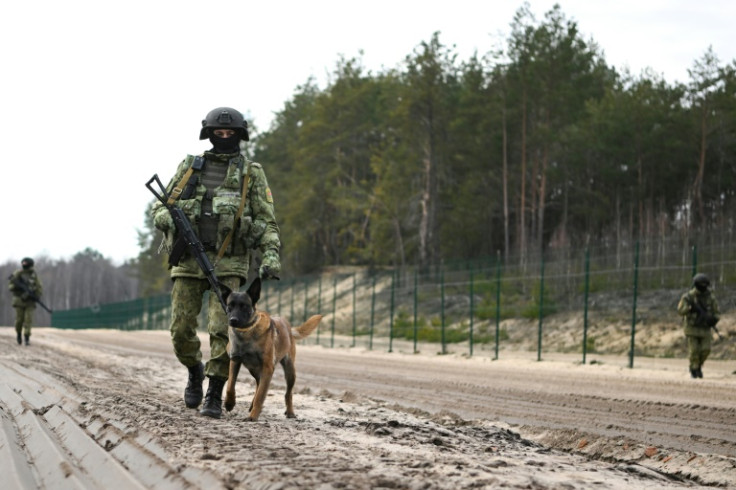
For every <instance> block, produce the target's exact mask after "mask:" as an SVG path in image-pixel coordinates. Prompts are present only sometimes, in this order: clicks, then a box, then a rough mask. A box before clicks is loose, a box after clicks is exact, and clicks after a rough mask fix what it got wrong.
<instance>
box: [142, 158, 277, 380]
mask: <svg viewBox="0 0 736 490" xmlns="http://www.w3.org/2000/svg"><path fill="white" fill-rule="evenodd" d="M203 156H204V158H205V165H204V170H202V171H201V172H202V173H204V172H206V171H207V167H208V166H212V167H219V168H216V170H218V171H219V172H221V173H222V174H223V175H225V177H224V180H223V181H222V184H221V185H219V186H217V187H216V188H215V189H214V192H212V191H210V193H209V194H208V191H207V188H206V187H205V185H204V184H202V182H201V180H200V182H199V183H198V184H197V186H196V191H195V193H194V195H193V196H191V198H190V199H180V200H178V201H177V202H176V205H177V206H179V207H180V208H181V209H182V210H184V212H185V213H186V215H187V218H189V221H190V222H191V223H192V226H193V228H194V231H195V233H197V236H198V237H200V239H201V240H202V241H203V243H204V242H205V241H207V237H203V236H202V234H200V230H199V224H200V223H201V222H202V208H203V199H205V196H207V198H211V200H212V203H211V206H212V212H213V215H214V216H215V218H216V222H217V225H216V234H215V235H216V236H210V237H209V240H208V241H209V246H207V255H208V257H209V258H210V261H211V262H212V263H213V264H216V266H215V274H216V275H217V278H218V279H219V280H220V281H221V282H222V283H223V284H225V285H226V286H228V287H230V288H231V289H233V290H237V289H238V287H239V286H241V285H243V284H244V283H245V280H246V278H247V276H248V269H249V265H250V261H251V250H255V249H258V250H260V252H261V254H262V256H263V262H264V263H272V264H273V263H275V264H276V267H277V268H278V267H279V266H278V253H279V249H280V247H281V242H280V238H279V228H278V226H277V224H276V218H275V213H274V207H273V197H272V196H271V190H270V188H269V186H268V181H267V180H266V175H265V173H264V172H263V168H262V167H261V165H260V164H258V163H255V162H249V161H246V160H245V158H244V157H243V156H242V155H240V154H239V153H233V154H219V153H214V152H205V153H204V154H203ZM193 160H194V157H192V156H191V155H190V156H188V157H187V158H186V159H184V161H182V162H181V163H180V164H179V167H178V169H177V171H176V173H175V174H174V177H173V178H172V179H171V181H170V182H169V184H168V186H167V191H168V192H169V193H170V192H171V190H172V189H173V188H174V187H175V186H176V185H177V184H178V183H179V182H180V181H181V178H182V176H183V175H184V174H185V172H186V171H187V170H188V169H189V167H190V166H191V165H192V162H193ZM223 167H225V169H223ZM246 174H247V175H248V191H247V192H248V193H247V198H246V201H245V208H244V210H243V214H242V217H241V219H240V221H239V223H236V222H235V219H234V218H235V216H236V214H237V211H238V208H239V207H240V201H241V189H242V182H243V178H244V176H245V175H246ZM191 179H194V175H193V176H192V177H191V178H190V180H191ZM152 213H153V217H154V225H155V226H156V227H157V228H158V229H160V230H161V231H163V232H164V238H165V240H166V243H165V245H166V247H168V248H169V250H170V247H171V245H172V244H173V241H174V239H175V238H176V237H175V236H174V230H173V229H172V226H173V224H172V222H171V217H170V215H169V212H168V210H167V209H166V208H165V207H163V205H161V204H160V203H156V204H155V205H154V207H153V210H152ZM233 227H235V233H234V235H233V239H232V241H231V242H230V245H229V246H228V247H227V249H226V251H225V253H224V255H223V257H222V258H221V259H220V260H219V261H218V262H216V256H217V253H218V251H219V250H220V248H221V246H222V243H223V241H224V240H225V237H226V236H227V235H228V234H229V232H230V230H231V229H232V228H233ZM274 258H275V262H274V261H273V259H274ZM277 268H276V270H273V272H274V273H277V272H278V269H277ZM171 278H172V280H173V281H174V286H173V289H172V293H171V303H172V305H171V306H172V321H171V339H172V343H173V345H174V352H175V353H176V356H177V358H178V359H179V361H180V362H181V363H182V364H184V365H185V366H187V367H192V366H193V365H197V364H198V363H199V362H200V359H201V358H202V353H201V350H200V341H199V338H198V337H197V332H196V329H197V317H198V315H199V312H200V310H201V308H202V296H203V294H204V292H205V291H207V290H209V288H210V284H209V282H208V281H207V279H205V276H204V274H203V273H202V271H201V270H200V268H199V266H198V265H197V263H196V261H195V260H194V258H193V257H192V256H191V255H190V254H189V253H188V252H187V253H185V255H184V257H183V258H182V260H181V261H180V262H179V264H178V265H176V266H174V267H173V268H172V269H171ZM227 328H228V327H227V319H226V317H225V314H224V312H223V311H222V308H221V307H220V305H219V302H218V300H217V297H216V296H215V295H210V303H209V318H208V325H207V329H208V332H209V335H210V349H211V357H210V360H209V361H208V362H207V364H206V367H205V374H206V375H207V376H208V377H217V378H224V379H226V378H227V377H228V369H229V358H228V356H227V352H226V346H227V341H228V332H227Z"/></svg>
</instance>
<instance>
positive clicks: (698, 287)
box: [677, 273, 720, 378]
mask: <svg viewBox="0 0 736 490" xmlns="http://www.w3.org/2000/svg"><path fill="white" fill-rule="evenodd" d="M708 286H710V280H709V279H708V276H706V275H705V274H702V273H698V274H695V276H694V277H693V287H692V289H690V290H689V291H688V292H686V293H685V294H683V295H682V297H681V298H680V302H679V303H678V304H677V313H678V314H680V315H681V316H682V323H683V326H684V327H685V336H686V337H687V345H688V351H689V359H690V376H692V377H693V378H702V377H703V363H705V360H706V359H707V358H708V355H709V354H710V344H711V338H712V335H713V334H712V332H711V331H710V329H711V328H712V327H715V325H716V323H718V320H719V319H720V317H719V312H718V302H717V301H716V298H715V296H714V295H713V293H712V292H711V291H710V289H708Z"/></svg>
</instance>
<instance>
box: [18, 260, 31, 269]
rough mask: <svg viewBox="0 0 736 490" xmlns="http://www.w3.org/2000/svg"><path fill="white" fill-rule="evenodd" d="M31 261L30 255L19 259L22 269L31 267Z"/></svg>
mask: <svg viewBox="0 0 736 490" xmlns="http://www.w3.org/2000/svg"><path fill="white" fill-rule="evenodd" d="M33 263H34V262H33V259H32V258H30V257H23V260H21V261H20V265H22V266H23V268H24V269H30V268H31V267H33Z"/></svg>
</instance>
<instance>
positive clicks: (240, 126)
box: [199, 107, 248, 141]
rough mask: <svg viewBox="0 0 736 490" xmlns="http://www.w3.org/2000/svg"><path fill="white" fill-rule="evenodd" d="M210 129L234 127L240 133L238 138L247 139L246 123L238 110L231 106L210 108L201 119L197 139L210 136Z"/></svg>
mask: <svg viewBox="0 0 736 490" xmlns="http://www.w3.org/2000/svg"><path fill="white" fill-rule="evenodd" d="M210 129H234V130H235V131H236V133H237V134H239V135H240V139H242V140H243V141H248V123H247V122H246V121H245V118H243V115H242V114H241V113H240V111H237V110H235V109H233V108H232V107H218V108H217V109H212V110H211V111H210V112H209V113H208V114H207V116H206V117H205V118H204V119H202V129H201V130H200V132H199V139H201V140H204V139H207V138H209V137H210V136H211V135H210Z"/></svg>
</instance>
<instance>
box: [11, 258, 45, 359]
mask: <svg viewBox="0 0 736 490" xmlns="http://www.w3.org/2000/svg"><path fill="white" fill-rule="evenodd" d="M20 265H21V268H20V269H18V270H17V271H15V272H13V274H11V275H10V277H9V278H8V282H9V288H10V292H11V293H13V308H15V333H16V335H17V340H18V345H20V344H22V343H23V338H22V337H21V334H23V337H24V338H25V341H26V345H30V343H31V322H33V310H35V309H36V301H37V300H38V299H39V298H40V297H41V294H42V293H43V285H42V284H41V278H40V277H38V274H36V271H35V270H34V269H33V259H32V258H30V257H26V258H24V259H23V260H21V261H20ZM34 296H35V297H34Z"/></svg>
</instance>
